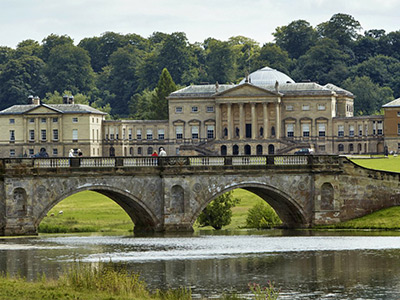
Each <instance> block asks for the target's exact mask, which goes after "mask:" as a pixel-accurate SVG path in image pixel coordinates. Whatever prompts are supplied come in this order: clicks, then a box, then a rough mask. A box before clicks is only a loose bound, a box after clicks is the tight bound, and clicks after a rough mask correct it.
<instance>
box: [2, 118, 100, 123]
mask: <svg viewBox="0 0 400 300" xmlns="http://www.w3.org/2000/svg"><path fill="white" fill-rule="evenodd" d="M51 119H52V121H53V123H58V118H56V117H54V118H51ZM28 122H29V123H31V124H32V123H35V118H29V119H28ZM93 122H94V118H93ZM9 123H10V124H15V119H9ZM40 123H47V118H40ZM72 123H78V118H76V117H74V118H72ZM97 123H98V119H97Z"/></svg>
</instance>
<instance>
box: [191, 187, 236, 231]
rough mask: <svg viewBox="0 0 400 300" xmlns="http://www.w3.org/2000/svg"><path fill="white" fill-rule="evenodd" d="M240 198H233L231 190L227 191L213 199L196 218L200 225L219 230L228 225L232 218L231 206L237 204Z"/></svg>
mask: <svg viewBox="0 0 400 300" xmlns="http://www.w3.org/2000/svg"><path fill="white" fill-rule="evenodd" d="M239 202H240V200H239V199H237V198H234V197H233V195H232V192H227V193H225V194H223V195H221V196H219V197H217V198H216V199H214V200H213V201H211V203H210V204H209V205H208V206H207V207H206V208H205V209H204V210H203V211H202V212H201V214H200V216H199V217H198V218H197V220H198V222H199V224H200V226H202V227H204V226H212V227H213V228H214V229H216V230H219V229H221V228H222V227H223V226H226V225H229V224H230V223H231V218H232V208H233V207H235V206H236V205H237V204H239Z"/></svg>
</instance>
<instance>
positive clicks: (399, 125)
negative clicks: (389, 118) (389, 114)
mask: <svg viewBox="0 0 400 300" xmlns="http://www.w3.org/2000/svg"><path fill="white" fill-rule="evenodd" d="M397 134H398V135H400V124H399V123H397Z"/></svg>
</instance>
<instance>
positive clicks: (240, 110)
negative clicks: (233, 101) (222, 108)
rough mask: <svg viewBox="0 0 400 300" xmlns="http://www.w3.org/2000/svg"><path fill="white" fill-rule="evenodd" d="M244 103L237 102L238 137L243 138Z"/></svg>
mask: <svg viewBox="0 0 400 300" xmlns="http://www.w3.org/2000/svg"><path fill="white" fill-rule="evenodd" d="M244 125H245V117H244V103H239V138H240V139H244V134H245V126H244Z"/></svg>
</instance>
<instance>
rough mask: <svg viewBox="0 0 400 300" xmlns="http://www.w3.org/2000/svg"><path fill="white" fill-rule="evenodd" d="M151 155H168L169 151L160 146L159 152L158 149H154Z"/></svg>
mask: <svg viewBox="0 0 400 300" xmlns="http://www.w3.org/2000/svg"><path fill="white" fill-rule="evenodd" d="M151 156H167V152H165V149H164V148H162V147H161V148H160V152H159V153H158V154H157V151H156V150H154V152H153V154H152V155H151Z"/></svg>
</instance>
